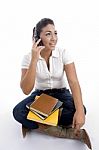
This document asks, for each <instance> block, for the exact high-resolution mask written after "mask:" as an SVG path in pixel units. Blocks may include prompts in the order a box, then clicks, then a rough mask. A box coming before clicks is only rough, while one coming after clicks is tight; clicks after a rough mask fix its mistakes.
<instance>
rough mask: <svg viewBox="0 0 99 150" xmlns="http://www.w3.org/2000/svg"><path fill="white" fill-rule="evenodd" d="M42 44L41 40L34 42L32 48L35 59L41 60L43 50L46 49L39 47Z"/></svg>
mask: <svg viewBox="0 0 99 150" xmlns="http://www.w3.org/2000/svg"><path fill="white" fill-rule="evenodd" d="M40 42H41V39H39V40H37V41H35V39H34V40H33V46H32V58H33V59H37V60H38V59H39V55H40V52H41V50H43V49H44V48H45V46H39V43H40Z"/></svg>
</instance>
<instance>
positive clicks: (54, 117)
mask: <svg viewBox="0 0 99 150" xmlns="http://www.w3.org/2000/svg"><path fill="white" fill-rule="evenodd" d="M58 114H59V109H57V110H56V111H54V112H53V113H52V114H51V115H50V116H48V117H47V118H46V119H45V120H43V119H41V118H39V117H38V116H37V115H36V114H35V113H33V112H31V111H29V113H28V115H27V119H28V120H32V121H36V122H39V123H43V124H47V125H52V126H57V124H58Z"/></svg>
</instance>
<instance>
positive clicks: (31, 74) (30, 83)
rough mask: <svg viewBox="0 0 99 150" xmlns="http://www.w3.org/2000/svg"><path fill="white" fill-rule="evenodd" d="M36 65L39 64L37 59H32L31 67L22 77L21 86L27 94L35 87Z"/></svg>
mask: <svg viewBox="0 0 99 150" xmlns="http://www.w3.org/2000/svg"><path fill="white" fill-rule="evenodd" d="M36 65H37V61H35V60H33V61H32V60H31V63H30V66H29V69H28V70H27V72H26V73H25V75H24V77H23V78H22V79H21V82H20V86H21V88H22V91H23V92H24V94H26V95H28V94H29V93H30V92H31V91H32V89H33V88H34V84H35V76H36Z"/></svg>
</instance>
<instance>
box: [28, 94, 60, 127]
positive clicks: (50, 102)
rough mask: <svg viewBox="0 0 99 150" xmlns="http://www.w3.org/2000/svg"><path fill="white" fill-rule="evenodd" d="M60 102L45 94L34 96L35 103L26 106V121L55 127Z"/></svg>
mask: <svg viewBox="0 0 99 150" xmlns="http://www.w3.org/2000/svg"><path fill="white" fill-rule="evenodd" d="M61 105H62V102H61V101H59V100H58V99H56V98H54V97H52V96H49V95H47V94H41V95H40V96H36V98H35V101H34V102H32V103H29V104H27V105H26V107H27V108H28V109H29V113H28V115H27V119H29V120H32V121H36V122H39V123H43V124H48V125H52V126H57V123H58V115H59V108H60V106H61Z"/></svg>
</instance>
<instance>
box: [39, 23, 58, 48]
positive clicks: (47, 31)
mask: <svg viewBox="0 0 99 150" xmlns="http://www.w3.org/2000/svg"><path fill="white" fill-rule="evenodd" d="M40 38H41V40H42V42H43V44H44V46H45V48H46V49H50V50H53V49H55V46H56V43H57V40H58V37H57V31H56V30H55V26H54V25H52V24H48V25H47V26H46V27H44V28H43V29H42V32H41V33H40Z"/></svg>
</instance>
